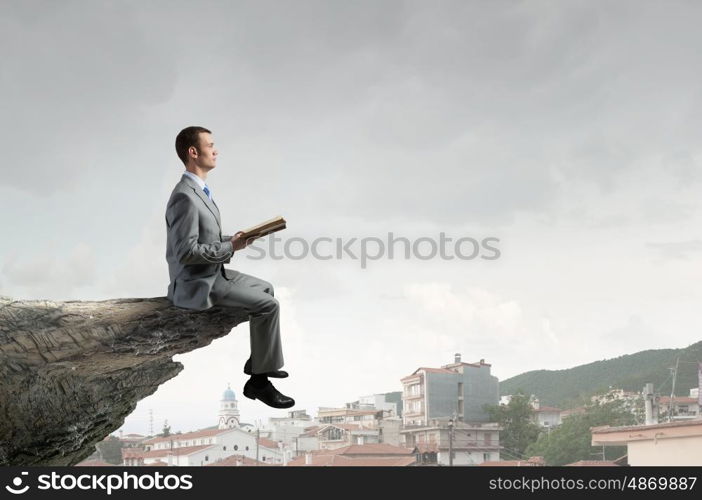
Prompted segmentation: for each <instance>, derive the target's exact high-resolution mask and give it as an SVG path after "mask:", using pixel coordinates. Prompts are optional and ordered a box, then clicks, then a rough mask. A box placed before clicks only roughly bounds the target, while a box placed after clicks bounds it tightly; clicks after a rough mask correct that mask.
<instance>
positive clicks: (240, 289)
mask: <svg viewBox="0 0 702 500" xmlns="http://www.w3.org/2000/svg"><path fill="white" fill-rule="evenodd" d="M223 272H224V273H225V274H226V278H225V277H224V276H223V274H222V273H218V274H217V278H216V280H215V282H214V285H213V287H212V292H211V293H210V298H211V299H212V302H213V304H214V305H216V306H219V307H232V308H235V309H237V310H244V311H246V312H247V313H248V314H249V337H250V340H251V372H252V373H266V372H272V371H274V370H278V369H280V368H281V367H282V366H283V348H282V345H281V340H280V307H279V304H278V300H277V299H275V297H274V296H273V285H271V284H270V283H269V282H267V281H264V280H262V279H260V278H256V277H255V276H250V275H248V274H244V273H241V272H239V271H234V270H232V269H223Z"/></svg>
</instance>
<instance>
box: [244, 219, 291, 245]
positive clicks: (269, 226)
mask: <svg viewBox="0 0 702 500" xmlns="http://www.w3.org/2000/svg"><path fill="white" fill-rule="evenodd" d="M285 224H286V221H285V219H283V217H282V216H280V215H279V216H277V217H274V218H272V219H270V220H267V221H265V222H261V223H260V224H256V225H255V226H253V227H250V228H248V229H244V230H243V231H242V232H243V233H244V234H243V235H242V236H241V237H242V238H244V239H249V238H261V237H262V236H265V235H267V234H271V233H275V232H276V231H280V230H281V229H285Z"/></svg>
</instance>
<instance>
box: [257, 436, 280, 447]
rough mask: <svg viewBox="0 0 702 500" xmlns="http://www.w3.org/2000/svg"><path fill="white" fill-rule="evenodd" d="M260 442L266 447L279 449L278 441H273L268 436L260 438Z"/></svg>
mask: <svg viewBox="0 0 702 500" xmlns="http://www.w3.org/2000/svg"><path fill="white" fill-rule="evenodd" d="M258 444H260V445H261V446H265V447H266V448H271V449H273V450H277V449H278V443H277V441H272V440H270V439H267V438H258Z"/></svg>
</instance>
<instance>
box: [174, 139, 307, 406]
mask: <svg viewBox="0 0 702 500" xmlns="http://www.w3.org/2000/svg"><path fill="white" fill-rule="evenodd" d="M175 147H176V153H178V157H179V158H180V159H181V161H182V162H183V164H184V165H185V172H184V173H183V176H182V177H181V179H180V182H178V184H176V186H175V188H174V189H173V192H172V193H171V197H170V199H169V200H168V205H167V207H166V227H167V242H166V260H167V261H168V272H169V274H170V279H171V282H170V285H168V299H169V300H170V301H171V302H172V303H173V305H175V306H178V307H183V308H187V309H194V310H204V309H209V308H210V307H212V306H215V305H217V306H220V307H232V308H237V309H241V310H243V311H245V312H247V313H248V314H249V322H250V323H249V328H250V339H251V357H250V358H249V360H248V361H247V362H246V364H245V365H244V373H246V374H248V375H251V378H250V379H249V380H248V381H247V382H246V384H245V385H244V396H246V397H248V398H250V399H259V400H261V401H262V402H264V403H265V404H267V405H269V406H272V407H274V408H290V407H291V406H293V405H294V404H295V401H294V400H293V399H292V398H290V397H288V396H285V395H283V394H281V393H280V392H279V391H278V390H277V389H276V388H275V387H274V386H273V384H271V382H270V381H269V380H268V377H274V378H284V377H287V376H288V374H287V373H286V372H284V371H282V370H280V368H281V367H282V366H283V352H282V346H281V340H280V325H279V305H278V301H277V300H276V299H275V298H274V296H273V286H272V285H271V284H270V283H268V282H266V281H263V280H261V279H258V278H255V277H253V276H249V275H247V274H244V273H241V272H238V271H233V270H230V269H225V268H224V264H226V263H229V261H230V260H231V258H232V256H233V255H234V253H235V252H238V251H239V250H241V249H243V248H244V247H246V245H247V244H248V243H250V242H247V241H245V240H244V239H243V238H242V232H241V231H239V232H237V233H236V234H235V235H234V236H222V228H221V221H220V215H219V209H218V208H217V205H216V204H215V202H214V198H213V195H212V192H211V190H210V188H209V186H207V184H206V183H205V181H206V180H207V174H208V173H209V172H210V171H211V170H213V169H214V168H215V166H216V163H217V150H216V149H215V147H214V142H213V141H212V132H210V131H209V130H207V129H206V128H203V127H187V128H185V129H183V130H181V131H180V133H179V134H178V136H177V137H176V142H175Z"/></svg>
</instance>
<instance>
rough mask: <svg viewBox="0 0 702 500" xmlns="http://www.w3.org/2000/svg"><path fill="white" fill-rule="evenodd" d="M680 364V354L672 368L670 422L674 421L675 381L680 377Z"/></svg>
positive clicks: (669, 406) (669, 405)
mask: <svg viewBox="0 0 702 500" xmlns="http://www.w3.org/2000/svg"><path fill="white" fill-rule="evenodd" d="M678 365H680V356H678V359H677V360H675V368H671V370H672V371H673V387H672V388H671V389H670V401H669V403H668V422H672V421H673V398H674V397H675V381H676V379H677V378H678Z"/></svg>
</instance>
